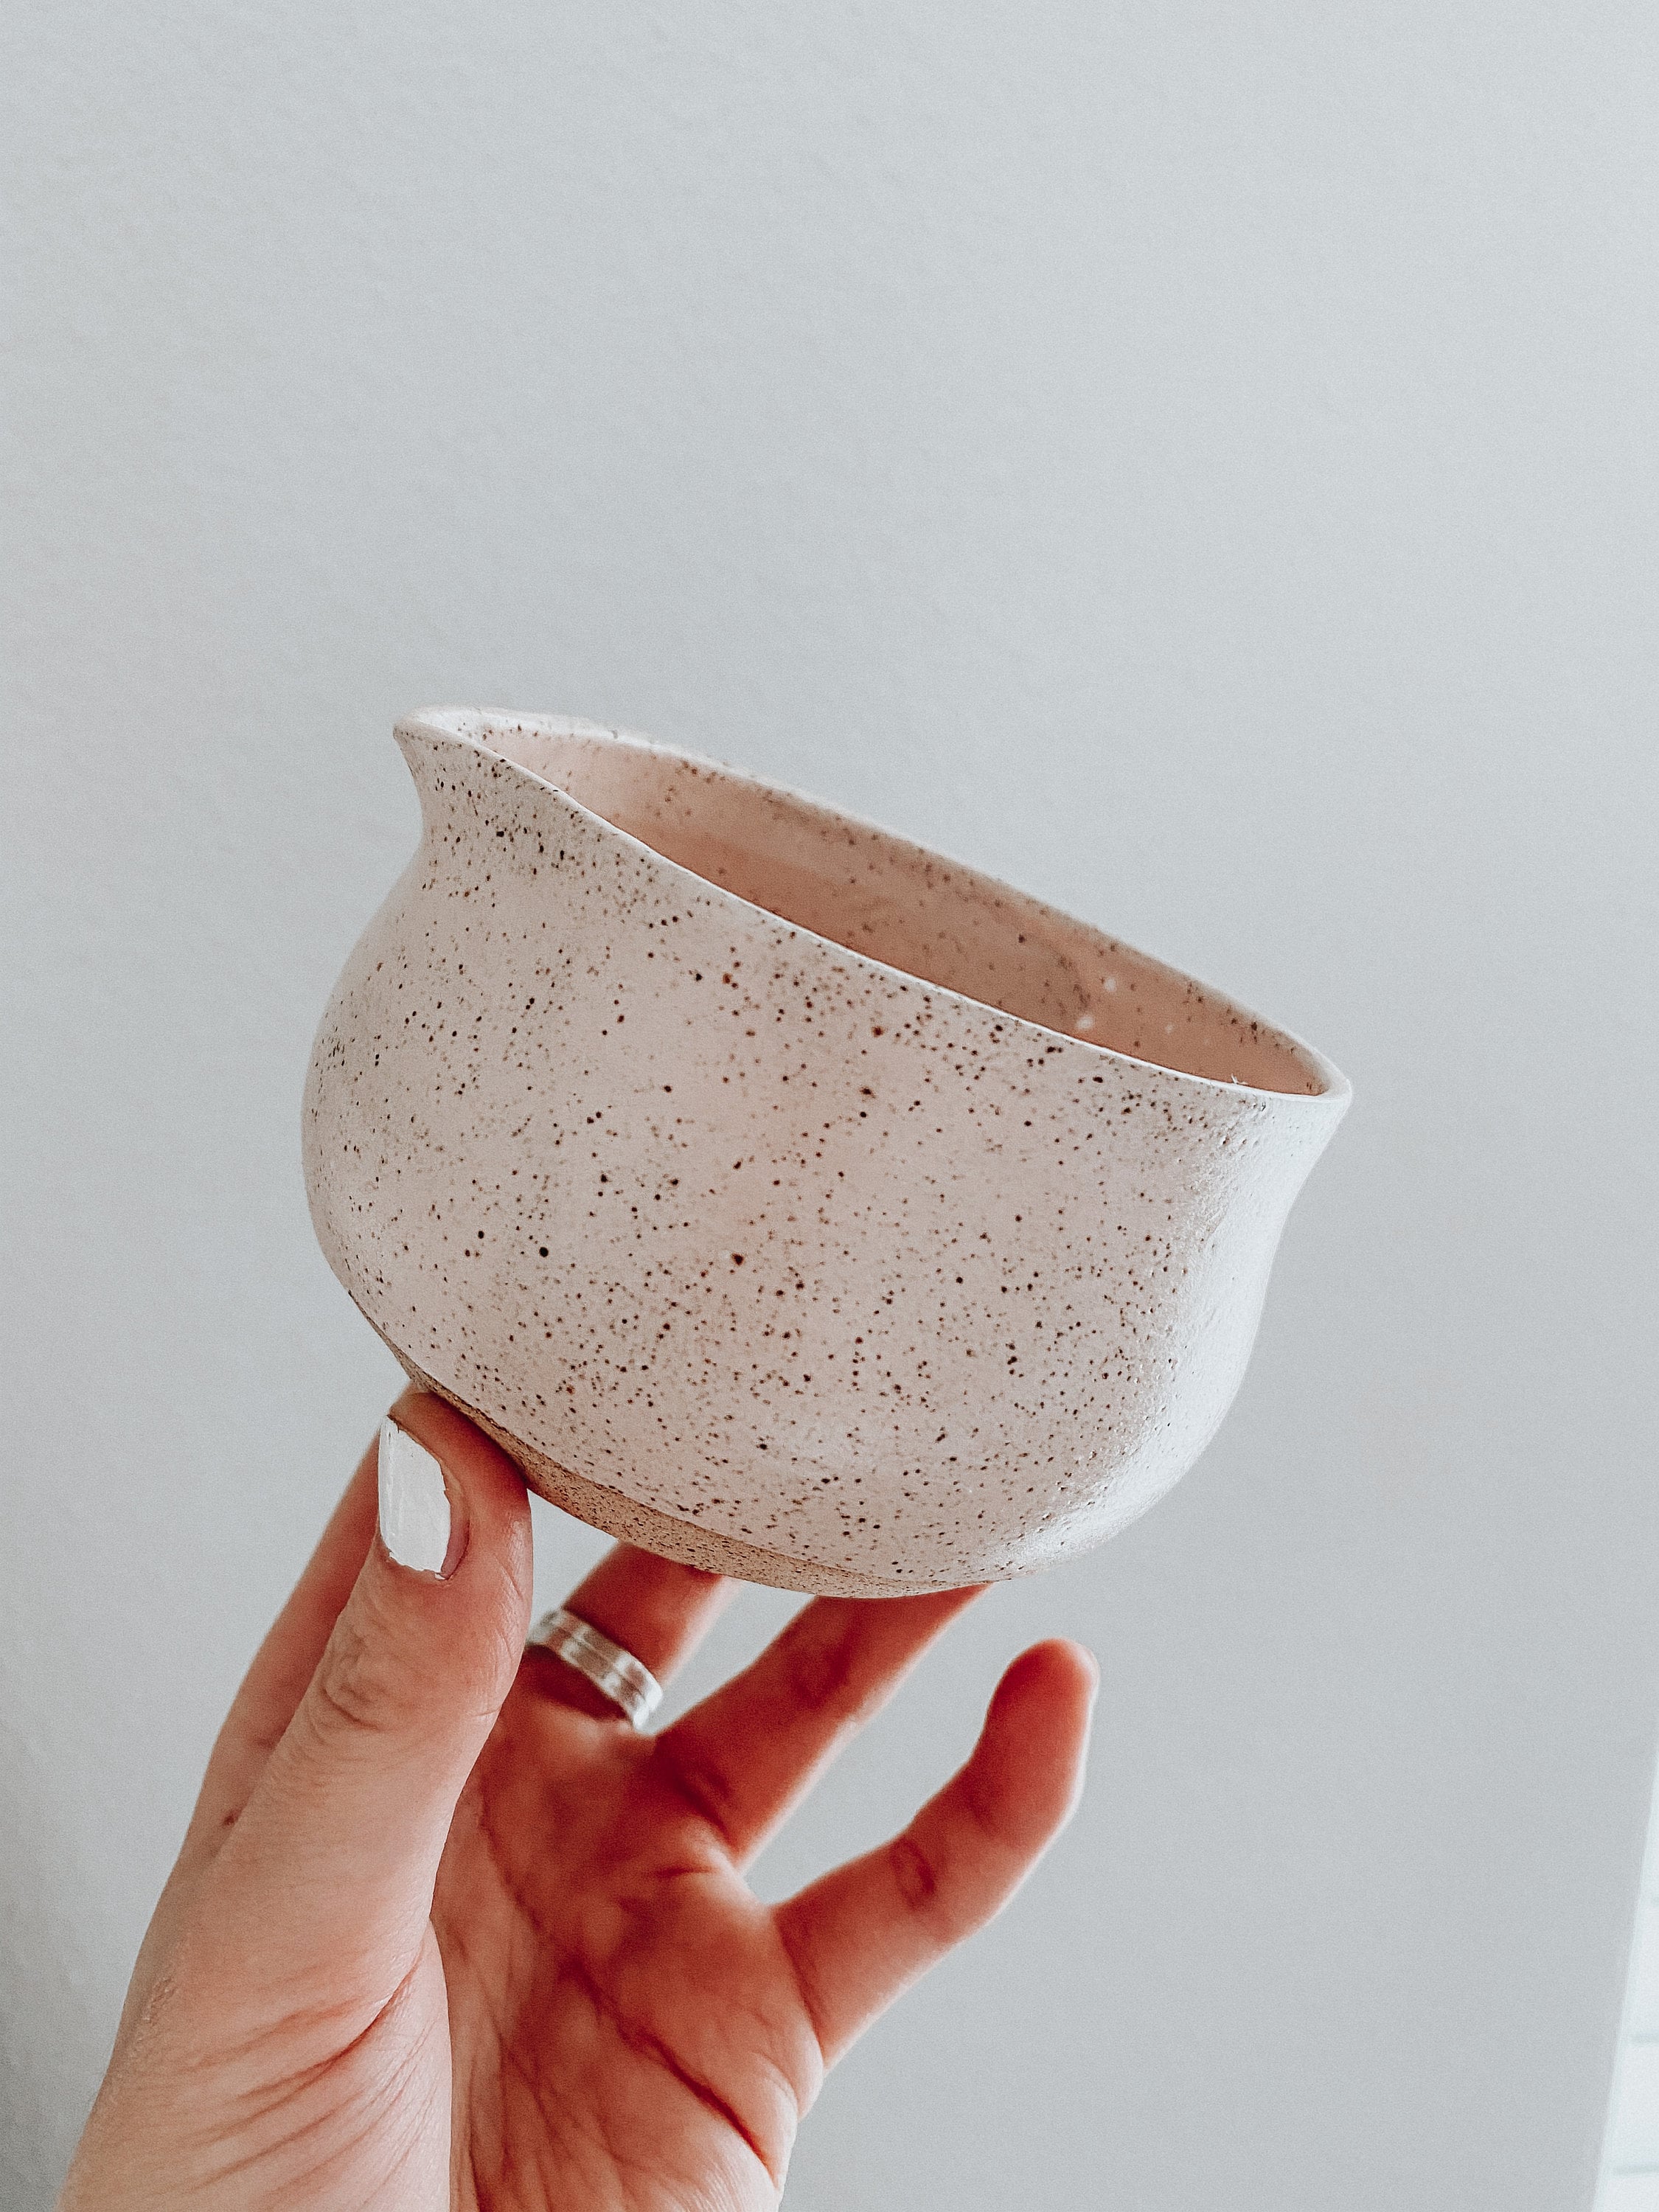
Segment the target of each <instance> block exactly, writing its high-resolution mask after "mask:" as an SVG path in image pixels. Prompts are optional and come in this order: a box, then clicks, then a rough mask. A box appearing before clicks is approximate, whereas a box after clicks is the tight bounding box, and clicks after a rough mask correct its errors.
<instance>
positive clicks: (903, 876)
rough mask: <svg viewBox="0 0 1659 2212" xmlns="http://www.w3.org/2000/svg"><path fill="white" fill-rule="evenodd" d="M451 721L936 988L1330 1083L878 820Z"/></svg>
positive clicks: (1217, 1008)
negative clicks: (861, 819) (874, 822)
mask: <svg viewBox="0 0 1659 2212" xmlns="http://www.w3.org/2000/svg"><path fill="white" fill-rule="evenodd" d="M435 719H437V718H435ZM441 720H442V721H443V722H444V724H445V725H446V726H448V727H450V728H453V729H454V730H456V731H457V732H458V733H459V734H462V735H465V736H466V737H468V738H471V739H473V740H474V741H475V742H477V743H478V744H482V745H483V746H484V747H485V748H486V749H487V750H489V751H490V752H493V753H497V754H499V755H500V756H501V757H502V758H503V759H506V760H509V761H512V762H513V763H516V764H517V765H518V766H519V767H520V768H523V769H528V770H529V771H530V772H531V773H532V775H538V776H541V777H544V779H545V780H546V781H548V782H549V783H551V784H553V785H555V786H556V787H557V788H558V789H559V790H561V791H563V792H566V793H568V794H569V796H570V797H571V798H572V799H574V800H575V801H576V802H577V804H578V805H581V806H585V807H586V808H587V809H588V810H589V811H591V812H592V813H594V814H598V815H600V816H602V817H604V819H605V821H607V822H611V823H614V824H615V825H616V827H617V829H623V830H625V831H626V832H627V833H628V834H629V836H633V837H637V838H638V839H639V840H640V842H641V843H642V844H646V845H649V846H651V847H652V848H653V850H654V851H656V852H659V853H660V854H663V855H664V856H665V858H666V859H668V860H673V861H676V862H678V865H679V866H681V867H684V868H689V869H690V870H691V871H692V872H693V873H694V874H696V875H699V876H702V878H704V879H705V880H706V881H708V882H709V883H712V884H720V886H721V887H722V888H723V889H725V890H729V891H732V892H735V893H736V894H737V896H738V897H740V898H744V899H747V900H748V901H749V902H750V903H751V904H752V905H755V906H759V907H764V908H767V909H768V910H769V912H770V913H772V914H775V915H780V916H781V917H782V919H783V920H784V921H790V922H793V923H795V924H796V925H797V926H798V927H800V928H803V929H810V930H811V931H813V932H814V933H816V934H817V935H818V936H820V937H825V938H828V939H829V940H830V941H831V942H832V943H833V944H836V945H845V946H846V947H847V949H848V951H853V952H858V953H862V954H864V955H866V957H869V958H871V959H875V960H881V961H884V962H885V963H887V964H888V965H889V966H890V967H893V968H898V969H902V970H904V972H905V973H906V974H908V975H915V976H917V977H919V978H920V979H921V981H924V982H928V983H934V984H938V985H939V986H940V987H943V988H944V989H945V990H950V991H957V992H960V993H961V994H963V996H964V997H967V998H970V999H975V1000H980V1001H981V1003H982V1004H984V1005H986V1006H994V1007H996V1008H998V1009H999V1010H1000V1012H1003V1013H1007V1014H1014V1015H1018V1016H1019V1017H1020V1018H1022V1019H1024V1020H1025V1021H1029V1022H1036V1023H1039V1024H1041V1025H1042V1027H1043V1028H1044V1029H1048V1030H1056V1031H1058V1032H1059V1033H1060V1035H1061V1036H1070V1037H1078V1038H1081V1039H1082V1040H1084V1041H1085V1042H1087V1043H1089V1044H1094V1045H1103V1046H1105V1047H1107V1048H1109V1050H1111V1051H1114V1052H1121V1053H1127V1054H1131V1055H1132V1056H1133V1058H1135V1059H1137V1060H1152V1061H1155V1062H1157V1063H1158V1065H1159V1066H1164V1067H1170V1068H1176V1069H1178V1070H1180V1071H1182V1073H1186V1074H1189V1075H1199V1076H1206V1077H1208V1078H1209V1079H1211V1080H1212V1081H1215V1082H1220V1083H1240V1084H1247V1085H1250V1086H1251V1087H1252V1088H1254V1089H1256V1090H1261V1091H1288V1092H1294V1093H1297V1094H1301V1095H1304V1096H1315V1097H1316V1096H1318V1095H1320V1094H1321V1093H1322V1092H1324V1091H1328V1089H1330V1087H1331V1072H1330V1071H1329V1070H1328V1068H1327V1066H1325V1064H1324V1062H1323V1061H1322V1060H1320V1059H1319V1057H1318V1055H1317V1054H1314V1053H1312V1052H1310V1051H1309V1050H1308V1049H1307V1048H1306V1047H1304V1046H1303V1045H1300V1044H1298V1043H1297V1042H1296V1040H1295V1039H1294V1038H1291V1037H1288V1036H1284V1035H1283V1034H1282V1033H1281V1032H1279V1031H1278V1030H1273V1029H1270V1028H1269V1027H1267V1024H1264V1023H1262V1022H1260V1021H1258V1020H1257V1019H1255V1017H1254V1016H1252V1015H1250V1014H1249V1013H1247V1012H1243V1010H1242V1009H1241V1008H1239V1007H1237V1006H1233V1005H1232V1004H1231V1002H1230V1001H1229V1000H1226V999H1225V998H1223V997H1222V996H1221V995H1220V994H1218V993H1217V992H1214V991H1211V990H1207V989H1206V988H1205V987H1203V986H1202V985H1201V984H1199V983H1195V982H1194V981H1192V980H1191V979H1190V978H1189V977H1188V976H1185V975H1181V974H1179V973H1178V972H1177V971H1176V969H1171V968H1166V967H1164V965H1163V964H1162V963H1161V962H1158V961H1156V960H1149V959H1148V958H1147V957H1146V955H1145V954H1144V953H1140V952H1135V951H1131V950H1130V949H1129V948H1128V947H1127V946H1126V945H1120V944H1118V943H1116V942H1115V940H1114V939H1111V938H1109V937H1105V936H1103V935H1102V934H1101V933H1100V932H1099V931H1097V930H1094V929H1091V928H1089V927H1087V926H1086V925H1085V923H1083V922H1080V921H1073V920H1072V918H1071V917H1070V916H1069V915H1064V914H1060V913H1059V912H1058V911H1057V910H1056V909H1055V908H1052V907H1048V906H1044V905H1043V904H1042V902H1040V901H1038V900H1036V899H1032V898H1028V897H1027V896H1025V895H1024V893H1023V892H1019V891H1015V890H1010V889H1009V888H1008V887H1007V886H1006V884H1000V883H998V882H996V881H995V879H994V878H991V877H988V876H985V875H981V873H979V872H978V871H977V870H975V869H971V868H966V867H963V866H958V865H957V863H956V862H954V861H949V860H941V859H940V858H939V856H938V855H937V854H933V853H929V852H927V850H926V849H925V848H922V847H921V846H918V845H913V844H911V843H909V842H908V841H907V840H906V839H904V838H901V837H896V836H891V835H890V833H889V832H887V831H886V830H884V829H877V828H875V827H874V826H873V825H872V824H870V823H863V822H859V821H855V820H853V819H850V818H849V817H847V816H845V815H842V814H839V813H837V812H836V811H834V809H832V808H829V807H827V806H822V805H818V804H817V802H815V801H813V800H811V799H803V798H800V797H799V795H797V794H796V793H793V792H786V791H780V790H777V789H776V788H775V787H772V786H770V785H768V784H763V783H759V782H756V781H752V780H750V778H748V777H746V776H742V775H737V774H735V773H734V772H733V771H732V770H731V769H724V768H721V767H720V766H719V765H718V764H716V763H714V762H712V761H706V760H702V759H699V758H697V757H695V756H688V755H685V754H683V753H677V752H674V751H671V750H669V749H667V748H665V747H662V746H657V745H653V744H648V743H647V742H645V741H644V740H642V739H638V738H618V737H617V736H615V735H613V734H611V732H602V731H599V730H597V729H594V728H592V727H591V726H584V725H582V724H580V723H578V724H574V725H571V724H565V723H560V722H557V721H554V720H546V721H532V720H522V721H520V720H515V719H512V718H509V717H505V716H503V717H500V718H497V717H496V716H494V715H477V714H465V715H452V714H445V715H443V716H442V718H441Z"/></svg>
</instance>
